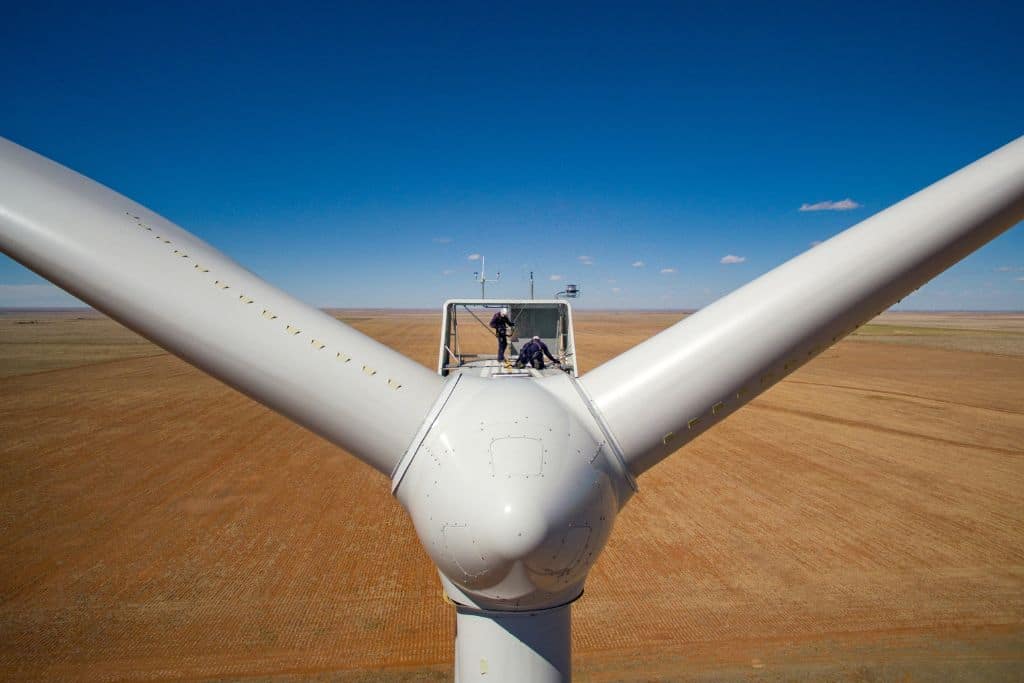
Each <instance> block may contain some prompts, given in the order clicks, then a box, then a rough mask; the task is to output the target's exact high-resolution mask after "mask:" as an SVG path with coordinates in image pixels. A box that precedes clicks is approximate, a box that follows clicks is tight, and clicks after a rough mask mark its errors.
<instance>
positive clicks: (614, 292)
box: [612, 287, 622, 294]
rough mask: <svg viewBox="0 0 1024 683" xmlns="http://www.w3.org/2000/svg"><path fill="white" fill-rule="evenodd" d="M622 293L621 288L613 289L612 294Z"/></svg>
mask: <svg viewBox="0 0 1024 683" xmlns="http://www.w3.org/2000/svg"><path fill="white" fill-rule="evenodd" d="M621 291H622V288H621V287H612V294H618V293H619V292H621Z"/></svg>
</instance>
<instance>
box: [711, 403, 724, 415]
mask: <svg viewBox="0 0 1024 683" xmlns="http://www.w3.org/2000/svg"><path fill="white" fill-rule="evenodd" d="M722 408H725V403H723V402H722V401H719V402H718V403H716V404H715V405H713V406H711V414H712V415H717V414H718V411H719V410H721V409H722Z"/></svg>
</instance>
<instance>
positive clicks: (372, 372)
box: [363, 365, 377, 377]
mask: <svg viewBox="0 0 1024 683" xmlns="http://www.w3.org/2000/svg"><path fill="white" fill-rule="evenodd" d="M363 372H365V373H366V374H367V375H369V376H370V377H373V376H374V375H376V374H377V371H376V370H374V369H373V368H371V367H368V366H366V365H364V366H363Z"/></svg>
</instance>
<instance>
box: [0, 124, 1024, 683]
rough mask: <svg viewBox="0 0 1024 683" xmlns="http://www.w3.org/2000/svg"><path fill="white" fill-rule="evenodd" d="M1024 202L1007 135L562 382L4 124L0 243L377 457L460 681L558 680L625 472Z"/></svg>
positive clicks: (938, 266) (667, 449)
mask: <svg viewBox="0 0 1024 683" xmlns="http://www.w3.org/2000/svg"><path fill="white" fill-rule="evenodd" d="M1022 217H1024V137H1022V138H1018V139H1017V140H1015V141H1013V142H1011V143H1009V144H1007V145H1006V146H1004V147H1002V148H1000V149H998V150H996V151H994V152H992V153H991V154H989V155H987V156H985V157H983V158H981V159H979V160H978V161H975V162H974V163H972V164H970V165H969V166H967V167H965V168H963V169H961V170H960V171H957V172H956V173H953V174H952V175H950V176H948V177H946V178H944V179H942V180H940V181H938V182H936V183H935V184H933V185H931V186H929V187H927V188H925V189H923V190H921V191H919V192H917V193H916V194H914V195H912V196H910V197H908V198H907V199H905V200H903V201H901V202H899V203H898V204H896V205H894V206H892V207H890V208H889V209H886V210H885V211H883V212H881V213H879V214H876V215H875V216H872V217H871V218H869V219H867V220H865V221H863V222H861V223H859V224H858V225H856V226H854V227H852V228H850V229H848V230H846V231H845V232H842V233H840V234H839V235H837V236H835V237H833V238H832V239H830V240H828V241H827V242H824V243H822V244H820V245H818V246H817V247H814V248H813V249H811V250H809V251H807V252H805V253H803V254H801V255H799V256H797V257H796V258H794V259H792V260H790V261H788V262H787V263H785V264H783V265H781V266H779V267H778V268H776V269H774V270H772V271H770V272H769V273H767V274H765V275H763V276H761V277H760V278H758V279H756V280H754V281H753V282H751V283H749V284H747V285H745V286H744V287H742V288H740V289H738V290H736V291H735V292H733V293H731V294H729V295H728V296H726V297H724V298H722V299H720V300H719V301H717V302H715V303H714V304H712V305H710V306H708V307H706V308H704V309H702V310H701V311H699V312H697V313H695V314H693V315H691V316H689V317H687V318H686V319H684V320H683V321H681V322H679V323H677V324H676V325H674V326H672V327H670V328H669V329H667V330H665V331H664V332H662V333H660V334H658V335H656V336H655V337H653V338H651V339H649V340H647V341H646V342H643V343H642V344H639V345H638V346H636V347H634V348H633V349H631V350H629V351H627V352H625V353H623V354H622V355H620V356H619V357H617V358H615V359H613V360H611V361H609V362H607V363H605V364H604V365H602V366H600V367H598V368H596V369H595V370H592V371H591V372H589V373H587V374H586V375H584V376H583V377H581V378H579V379H576V378H574V377H572V376H570V375H569V374H565V373H558V374H556V375H551V376H545V377H525V378H517V379H500V380H498V379H491V378H488V377H480V376H471V375H468V374H458V373H457V374H452V375H450V376H449V377H448V378H447V379H443V378H441V377H439V376H437V375H435V374H433V373H431V372H430V371H428V370H427V369H425V368H424V367H422V366H420V365H418V364H417V363H414V362H413V361H411V360H409V359H407V358H406V357H404V356H402V355H401V354H399V353H397V352H395V351H393V350H391V349H389V348H387V347H385V346H383V345H382V344H379V343H378V342H376V341H374V340H372V339H370V338H369V337H366V336H364V335H363V334H361V333H359V332H357V331H355V330H353V329H352V328H350V327H348V326H346V325H344V324H342V323H340V322H338V321H337V320H335V319H334V318H332V317H330V316H328V315H326V314H325V313H323V312H321V311H319V310H317V309H314V308H311V307H309V306H307V305H305V304H303V303H302V302H300V301H298V300H296V299H294V298H292V297H290V296H288V295H287V294H284V293H283V292H281V291H279V290H277V289H275V288H274V287H272V286H271V285H269V284H268V283H266V282H264V281H263V280H261V279H260V278H258V277H256V276H255V275H254V274H252V273H251V272H249V271H247V270H246V269H244V268H243V267H241V266H240V265H238V264H237V263H235V262H234V261H232V260H231V259H229V258H228V257H226V256H225V255H223V254H221V253H219V252H218V251H216V250H215V249H213V248H212V247H211V246H210V245H208V244H206V243H205V242H203V241H202V240H200V239H198V238H197V237H195V236H193V235H191V234H189V233H188V232H186V231H184V230H182V229H181V228H179V227H177V226H175V225H173V224H172V223H170V222H168V221H167V220H165V219H163V218H161V217H160V216H158V215H156V214H154V213H153V212H151V211H149V210H148V209H146V208H145V207H143V206H140V205H139V204H136V203H135V202H133V201H131V200H129V199H127V198H125V197H123V196H121V195H119V194H117V193H116V192H114V191H112V190H110V189H107V188H105V187H103V186H101V185H99V184H97V183H95V182H93V181H91V180H89V179H87V178H85V177H83V176H81V175H79V174H77V173H75V172H74V171H71V170H69V169H67V168H65V167H63V166H60V165H59V164H57V163H54V162H52V161H49V160H47V159H45V158H43V157H41V156H39V155H37V154H35V153H33V152H31V151H29V150H27V149H24V148H22V147H20V146H18V145H16V144H14V143H12V142H9V141H6V140H2V139H0V249H2V250H3V251H4V253H6V254H8V255H9V256H11V257H12V258H14V259H15V260H17V261H20V262H21V263H23V264H24V265H26V266H28V267H29V268H31V269H33V270H35V271H36V272H38V273H40V274H41V275H43V276H44V277H47V278H49V279H50V280H52V281H53V282H54V283H56V284H57V285H59V286H61V287H63V288H64V289H66V290H67V291H69V292H71V293H72V294H74V295H75V296H77V297H79V298H80V299H82V300H83V301H86V302H88V303H89V304H91V305H92V306H94V307H96V308H97V309H99V310H101V311H103V312H105V313H106V314H107V315H109V316H110V317H112V318H114V319H115V320H118V321H119V322H121V323H122V324H124V325H125V326H127V327H130V328H132V329H134V330H135V331H137V332H139V333H140V334H142V335H143V336H146V337H148V338H149V339H151V340H153V341H154V342H156V343H157V344H159V345H161V346H163V347H164V348H166V349H167V350H168V351H170V352H172V353H174V354H176V355H178V356H180V357H181V358H183V359H185V360H186V361H188V362H190V363H192V364H194V365H196V366H197V367H199V368H200V369H202V370H204V371H206V372H208V373H209V374H211V375H213V376H215V377H217V378H219V379H221V380H223V381H224V382H226V383H227V384H229V385H231V386H233V387H235V388H236V389H238V390H240V391H242V392H244V393H246V394H248V395H249V396H251V397H252V398H254V399H255V400H257V401H260V402H261V403H264V404H265V405H267V406H269V407H270V408H273V409H274V410H277V411H278V412H280V413H282V414H284V415H286V416H288V417H290V418H291V419H293V420H295V421H296V422H298V423H299V424H302V425H304V426H306V427H307V428H309V429H310V430H312V431H313V432H315V433H317V434H319V435H321V436H323V437H325V438H326V439H328V440H330V441H332V442H333V443H335V444H337V445H338V446H340V447H342V448H344V449H346V450H347V451H349V452H350V453H352V454H353V455H355V456H356V457H358V458H360V459H361V460H363V461H364V462H365V463H367V464H368V465H370V466H371V467H373V468H375V469H377V470H378V471H380V472H381V473H383V474H384V475H387V476H389V477H391V481H392V492H393V493H394V495H395V496H396V497H397V498H398V500H399V501H400V502H401V503H402V505H403V506H404V507H405V509H406V510H407V511H408V513H409V515H410V517H411V518H412V522H413V524H414V525H415V527H416V532H417V534H418V535H419V538H420V540H421V542H422V543H423V545H424V547H425V548H426V551H427V553H428V554H429V555H430V557H431V559H432V560H433V561H434V562H435V563H436V564H437V567H438V570H439V572H440V576H441V582H442V584H443V586H444V589H445V591H446V593H447V594H448V596H449V597H450V598H451V600H452V601H453V602H454V603H455V605H456V610H457V636H456V641H455V678H456V680H457V681H472V680H489V681H526V680H532V681H545V682H547V681H566V680H569V678H570V675H571V673H570V610H571V607H570V606H571V604H572V602H573V601H574V600H576V599H577V598H579V597H580V595H581V594H582V591H583V584H584V581H585V579H586V576H587V573H588V571H589V569H590V568H591V566H593V564H594V562H595V561H596V559H597V556H598V554H599V553H600V551H601V549H602V548H603V546H604V544H605V542H606V540H607V539H608V536H609V534H610V533H611V529H612V523H613V521H614V519H615V516H616V514H617V513H618V511H619V510H621V509H622V507H623V505H625V504H626V502H627V501H628V500H629V498H630V497H631V496H632V495H633V494H634V493H635V492H636V491H637V485H636V477H638V476H639V475H640V474H642V473H643V472H645V471H647V470H648V469H650V468H651V467H654V466H655V465H656V464H658V462H659V461H661V460H662V459H664V458H665V457H667V456H668V455H670V454H671V453H673V452H674V451H676V450H677V449H679V448H680V447H681V446H683V445H684V444H686V443H687V442H689V441H690V440H691V439H693V438H694V437H696V436H697V435H698V434H700V433H701V432H703V431H704V430H706V429H708V428H709V427H710V426H712V425H714V424H716V423H718V422H719V421H721V420H723V419H725V418H726V417H728V416H729V415H730V414H732V413H733V412H735V411H736V410H737V409H738V408H740V407H741V406H742V405H744V404H745V403H747V402H748V401H750V400H751V399H752V398H754V397H755V396H757V395H758V394H760V393H761V392H762V391H764V390H765V389H767V388H768V387H770V386H772V385H773V384H774V383H776V382H777V381H779V380H780V379H782V378H783V377H785V376H786V375H787V374H789V373H790V372H792V371H794V370H795V369H796V368H798V367H800V366H801V365H803V364H804V363H806V362H807V361H808V360H810V359H811V358H813V357H814V356H816V355H817V354H819V353H820V352H821V351H823V350H824V349H826V348H828V347H829V346H830V345H832V344H834V343H836V342H837V341H839V340H840V339H841V338H843V337H844V336H846V335H847V334H849V333H850V332H852V331H853V330H855V329H856V328H857V327H858V326H859V325H861V324H863V323H864V322H866V321H867V320H869V319H871V318H873V317H874V316H875V315H877V314H878V313H880V312H881V311H883V310H885V309H886V308H887V307H889V306H890V305H892V304H893V303H894V302H896V301H898V300H899V299H900V298H902V297H903V296H905V295H907V294H908V293H910V292H912V291H914V290H915V289H916V288H918V287H920V286H921V285H922V284H924V283H925V282H927V281H928V280H929V279H931V278H932V277H934V276H935V275H936V274H938V273H940V272H941V271H943V270H944V269H946V268H948V267H949V266H951V265H952V264H954V263H956V262H957V261H959V260H960V259H962V258H963V257H965V256H966V255H968V254H969V253H971V252H972V251H974V250H976V249H978V248H979V247H981V246H982V245H983V244H985V243H986V242H988V241H989V240H991V239H993V238H994V237H996V236H997V235H999V234H1000V233H1002V232H1003V231H1005V230H1007V229H1009V228H1010V227H1011V226H1012V225H1014V224H1015V223H1017V222H1018V221H1020V220H1021V218H1022Z"/></svg>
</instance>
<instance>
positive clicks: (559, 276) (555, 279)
mask: <svg viewBox="0 0 1024 683" xmlns="http://www.w3.org/2000/svg"><path fill="white" fill-rule="evenodd" d="M548 279H549V280H551V281H552V282H558V281H559V280H561V279H562V276H561V275H552V276H551V277H549V278H548Z"/></svg>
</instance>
